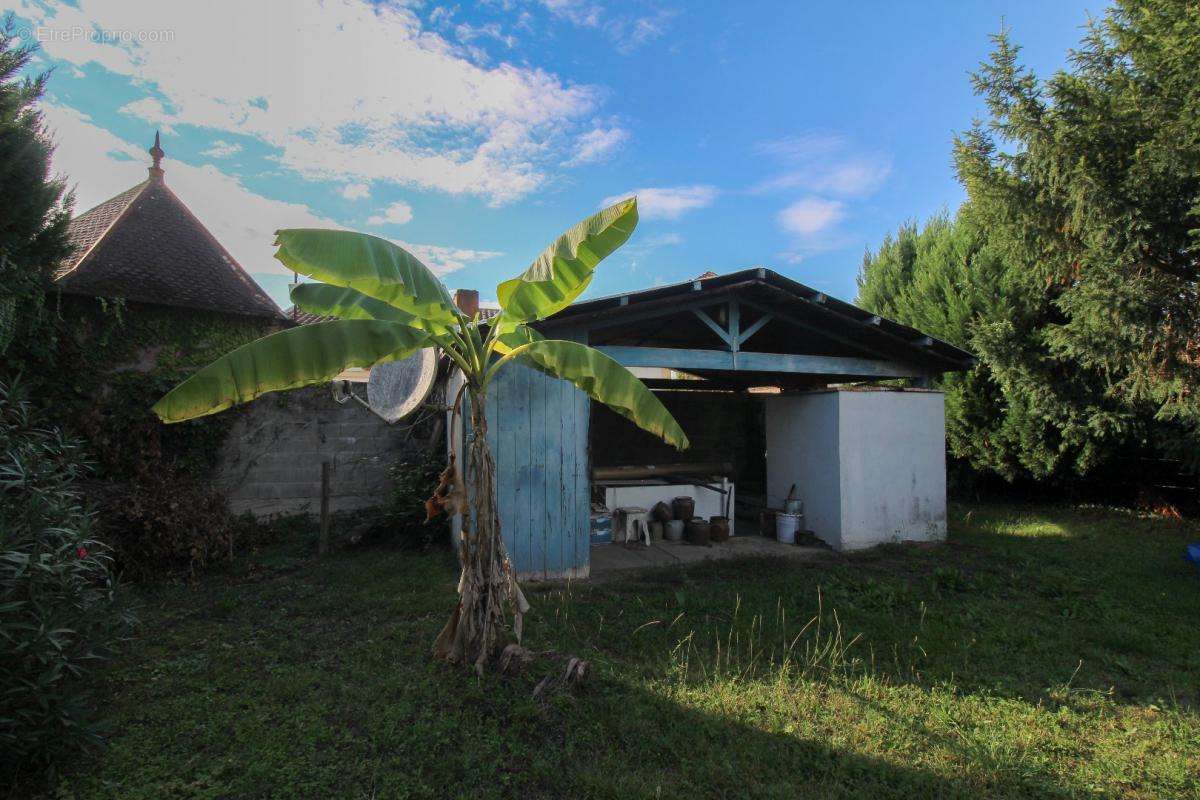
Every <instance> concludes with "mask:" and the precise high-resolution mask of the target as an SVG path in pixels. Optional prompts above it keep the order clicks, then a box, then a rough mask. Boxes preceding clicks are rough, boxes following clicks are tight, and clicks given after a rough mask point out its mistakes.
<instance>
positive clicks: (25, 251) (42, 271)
mask: <svg viewBox="0 0 1200 800" xmlns="http://www.w3.org/2000/svg"><path fill="white" fill-rule="evenodd" d="M34 49H35V48H34V47H32V46H27V45H21V44H19V43H18V41H17V39H16V37H15V35H14V27H13V18H12V15H11V14H10V15H9V16H8V17H7V18H6V19H5V21H4V23H3V25H2V26H0V186H2V187H4V202H3V203H2V204H0V354H2V353H4V352H5V350H6V349H7V347H8V345H9V343H10V342H12V341H13V339H15V338H17V337H22V338H25V337H32V336H34V335H35V334H36V332H37V328H38V326H39V324H40V323H41V321H42V320H43V319H44V316H45V315H44V312H43V302H44V298H45V294H46V289H47V287H48V285H49V282H50V277H51V271H52V270H53V268H54V265H55V264H57V263H58V262H59V261H60V260H61V259H63V258H64V257H66V256H67V255H68V254H69V253H70V244H69V242H68V240H67V225H68V223H69V222H70V218H71V203H72V199H71V196H70V195H69V194H67V193H66V189H65V183H64V181H63V180H62V179H61V178H55V177H53V176H52V174H51V170H50V156H51V154H52V153H53V152H54V146H53V144H51V141H50V137H49V135H48V134H47V132H46V129H45V125H44V123H43V121H42V115H41V113H40V112H39V111H38V110H37V107H36V105H35V104H36V102H37V101H38V99H39V98H40V97H41V96H42V92H43V91H44V90H45V87H46V80H47V79H48V77H49V75H48V73H43V74H41V75H38V76H37V77H34V78H21V77H19V76H20V75H21V74H22V71H23V70H24V69H25V67H26V66H27V65H28V64H29V60H30V58H32V56H33V53H34Z"/></svg>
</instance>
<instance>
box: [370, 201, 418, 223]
mask: <svg viewBox="0 0 1200 800" xmlns="http://www.w3.org/2000/svg"><path fill="white" fill-rule="evenodd" d="M412 218H413V213H412V206H410V205H409V204H408V203H406V202H404V201H403V200H397V201H396V202H394V203H392V204H391V205H390V206H388V207H387V209H386V210H385V211H384V212H383V214H376V215H375V216H373V217H371V218H370V219H368V220H367V224H368V225H388V224H391V225H403V224H405V223H406V222H411V221H412Z"/></svg>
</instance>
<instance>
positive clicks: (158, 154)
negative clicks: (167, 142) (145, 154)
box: [150, 131, 166, 178]
mask: <svg viewBox="0 0 1200 800" xmlns="http://www.w3.org/2000/svg"><path fill="white" fill-rule="evenodd" d="M165 155H166V153H164V152H163V149H162V145H161V144H160V143H159V138H158V131H155V132H154V146H153V147H151V148H150V157H151V158H153V159H154V164H153V165H151V167H150V177H151V178H162V176H163V168H162V159H163V156H165Z"/></svg>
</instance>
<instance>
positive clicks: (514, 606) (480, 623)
mask: <svg viewBox="0 0 1200 800" xmlns="http://www.w3.org/2000/svg"><path fill="white" fill-rule="evenodd" d="M470 396H471V432H470V434H469V436H468V443H467V476H468V480H467V493H468V497H469V498H470V506H471V508H470V511H469V512H468V513H465V514H463V515H462V531H461V533H460V534H459V562H460V563H461V564H462V575H461V576H460V577H459V580H458V594H459V599H458V606H457V607H456V608H455V609H454V613H453V614H452V615H451V616H450V620H449V621H448V622H447V623H446V625H445V627H444V628H442V632H441V633H440V634H439V635H438V638H437V641H436V642H435V643H434V646H433V651H434V654H435V655H437V656H438V657H439V658H444V659H446V660H448V661H451V662H454V663H458V664H473V665H474V667H475V670H476V671H477V672H479V673H480V674H482V673H483V668H484V665H485V664H486V663H487V662H488V660H489V659H490V658H491V657H492V656H493V655H494V654H495V653H497V652H498V651H499V650H500V649H501V647H502V646H503V644H505V642H503V641H502V637H503V631H504V615H505V611H506V609H508V608H511V610H512V613H513V634H514V636H515V637H516V639H517V641H518V642H519V641H520V640H521V621H522V617H523V615H524V613H525V612H526V611H528V610H529V604H528V603H527V602H526V601H525V596H524V595H523V594H522V593H521V589H520V587H519V586H517V579H516V574H515V573H514V572H513V568H512V563H511V562H510V561H509V560H508V553H507V552H506V551H505V548H504V540H503V539H502V538H501V536H500V515H499V512H498V511H497V509H496V462H495V461H494V460H493V459H492V450H491V448H490V447H489V446H488V442H487V407H486V402H487V396H486V395H484V394H477V393H476V392H474V391H472V392H471V395H470ZM472 517H474V519H472Z"/></svg>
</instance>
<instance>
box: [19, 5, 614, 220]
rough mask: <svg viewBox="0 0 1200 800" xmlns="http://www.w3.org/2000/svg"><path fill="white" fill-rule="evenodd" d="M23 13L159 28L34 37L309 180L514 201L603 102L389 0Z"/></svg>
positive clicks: (149, 111)
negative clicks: (478, 48)
mask: <svg viewBox="0 0 1200 800" xmlns="http://www.w3.org/2000/svg"><path fill="white" fill-rule="evenodd" d="M21 13H22V14H23V15H25V16H27V17H29V18H30V20H31V21H32V22H33V24H34V25H38V26H42V27H44V28H48V29H53V30H70V29H72V28H74V27H76V26H78V28H79V29H81V30H96V29H99V30H106V31H107V30H111V31H134V32H139V31H161V32H169V33H170V35H169V36H165V35H163V36H155V37H144V38H137V37H135V40H134V41H132V42H121V43H118V44H112V43H105V42H103V41H100V40H97V39H96V38H93V37H82V38H71V37H66V36H64V37H55V36H48V37H46V38H45V41H44V42H43V47H44V48H45V50H46V52H47V54H49V55H50V56H53V57H54V58H58V59H62V60H64V61H66V62H68V63H69V64H71V65H74V66H84V65H87V64H90V63H95V64H99V65H100V66H102V67H104V68H105V69H107V70H109V71H111V72H113V73H116V74H119V75H122V76H126V77H127V78H128V79H129V80H130V81H131V82H132V83H133V84H134V85H136V86H139V87H142V88H144V89H145V91H147V92H148V93H152V94H153V98H161V100H158V99H153V100H152V102H151V103H145V102H143V101H137V102H136V103H134V104H131V106H129V107H127V108H128V111H129V113H134V114H138V115H139V116H145V117H147V118H150V117H152V116H158V117H159V118H160V119H159V121H160V122H163V121H166V122H174V123H175V124H181V123H186V124H189V125H195V126H200V127H205V128H209V129H212V130H215V131H227V132H231V133H238V134H240V135H246V136H254V137H257V138H258V139H260V140H262V141H263V142H265V143H266V144H268V145H270V146H272V147H274V148H277V149H278V151H279V161H280V163H281V164H282V165H283V166H285V167H287V168H288V169H290V170H293V171H295V172H297V173H299V174H301V175H302V176H304V177H306V178H310V179H330V178H335V179H339V180H342V181H345V180H360V181H366V180H381V181H390V182H393V183H395V184H399V185H406V186H415V187H418V188H422V189H432V190H438V191H443V192H447V193H450V194H470V195H475V196H479V197H482V198H484V199H485V200H487V201H488V202H490V203H492V204H502V203H506V202H510V201H513V200H516V199H518V198H520V197H523V196H524V195H526V194H529V193H530V192H532V191H534V190H535V189H536V188H538V187H539V186H541V185H542V184H543V183H544V182H545V181H546V180H547V177H548V176H547V175H546V173H545V170H546V168H547V167H548V166H549V165H552V164H555V163H558V162H560V161H561V160H562V159H563V155H564V154H563V151H564V150H565V148H566V146H567V145H568V144H569V142H570V139H571V136H572V135H573V134H574V132H575V131H576V130H577V128H578V125H579V123H580V121H581V120H582V119H585V118H587V117H588V116H590V115H591V113H592V112H594V110H595V108H596V106H597V105H598V104H599V103H600V101H601V99H602V92H601V91H600V90H598V89H597V88H595V87H592V86H583V85H575V84H569V83H565V82H564V81H563V80H562V79H560V78H559V77H558V76H556V75H554V74H552V73H549V72H546V71H544V70H541V69H537V68H533V67H528V66H517V65H514V64H508V63H502V64H498V65H496V66H494V67H485V66H481V65H480V64H477V63H474V62H473V61H472V60H470V58H468V57H467V56H465V55H464V54H463V53H462V52H461V50H460V49H459V48H458V47H457V46H455V45H452V44H451V43H450V42H449V41H447V40H446V39H445V38H443V36H441V35H440V34H438V33H435V32H432V31H429V30H427V29H424V28H423V27H422V24H421V21H420V19H419V18H418V17H417V15H416V14H415V13H414V12H413V11H411V10H410V9H409V8H406V7H405V6H403V5H402V4H398V3H396V4H392V3H385V4H379V5H375V4H372V3H369V2H366V1H365V0H328V2H324V3H305V4H299V3H297V4H289V5H287V6H285V7H280V6H276V5H273V4H270V3H246V2H243V0H210V2H206V3H154V4H149V5H148V4H146V3H144V2H141V1H140V0H104V1H103V2H100V1H99V0H81V1H80V3H79V5H78V7H76V6H72V5H65V4H61V5H54V6H51V7H49V8H48V9H43V8H42V6H41V5H40V4H35V3H28V4H26V6H25V8H23V9H22V12H21ZM231 20H233V21H234V22H233V23H231ZM272 31H274V32H276V34H277V35H272V33H271V32H272ZM214 43H219V46H214ZM314 54H320V56H319V57H314ZM155 104H156V105H155ZM164 106H165V107H164ZM166 107H169V108H170V109H172V112H171V113H167V111H166ZM159 112H162V113H161V114H160V113H159Z"/></svg>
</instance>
